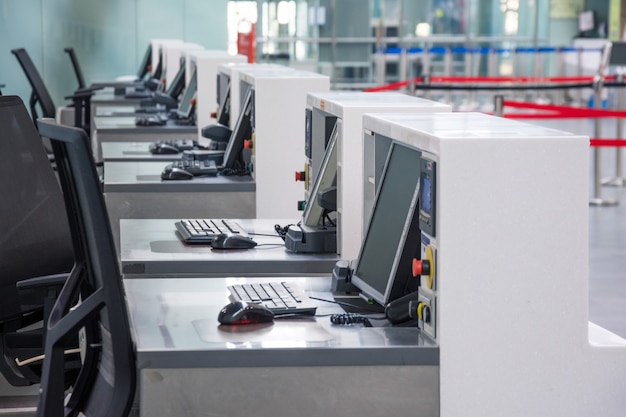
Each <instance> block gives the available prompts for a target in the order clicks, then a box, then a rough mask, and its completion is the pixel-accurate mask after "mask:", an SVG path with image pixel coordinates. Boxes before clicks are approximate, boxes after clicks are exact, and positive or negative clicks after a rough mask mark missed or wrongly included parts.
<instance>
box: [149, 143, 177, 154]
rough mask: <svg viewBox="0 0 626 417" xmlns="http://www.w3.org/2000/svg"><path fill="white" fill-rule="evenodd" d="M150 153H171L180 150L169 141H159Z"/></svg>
mask: <svg viewBox="0 0 626 417" xmlns="http://www.w3.org/2000/svg"><path fill="white" fill-rule="evenodd" d="M152 153H155V154H168V155H171V154H176V153H180V151H179V150H178V148H177V147H176V146H174V145H170V144H169V143H159V144H158V145H157V146H155V149H154V152H152Z"/></svg>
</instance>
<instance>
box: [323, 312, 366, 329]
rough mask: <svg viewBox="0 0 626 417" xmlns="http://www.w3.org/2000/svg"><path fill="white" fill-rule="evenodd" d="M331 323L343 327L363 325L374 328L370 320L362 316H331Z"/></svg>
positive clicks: (347, 314)
mask: <svg viewBox="0 0 626 417" xmlns="http://www.w3.org/2000/svg"><path fill="white" fill-rule="evenodd" d="M330 322H331V323H332V324H339V325H341V326H350V325H352V324H362V325H364V326H365V327H372V323H370V321H369V319H368V318H367V317H365V316H364V315H362V314H354V313H344V314H333V315H332V316H330Z"/></svg>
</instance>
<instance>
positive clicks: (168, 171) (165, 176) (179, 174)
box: [161, 164, 193, 180]
mask: <svg viewBox="0 0 626 417" xmlns="http://www.w3.org/2000/svg"><path fill="white" fill-rule="evenodd" d="M192 178H193V174H192V173H190V172H189V171H185V170H184V169H182V168H177V167H173V166H172V165H171V164H169V165H167V166H166V167H165V168H164V169H163V172H161V179H162V180H190V179H192Z"/></svg>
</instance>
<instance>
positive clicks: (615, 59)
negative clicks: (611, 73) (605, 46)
mask: <svg viewBox="0 0 626 417" xmlns="http://www.w3.org/2000/svg"><path fill="white" fill-rule="evenodd" d="M608 65H609V66H611V67H625V66H626V42H618V41H614V42H611V52H610V54H609V62H608Z"/></svg>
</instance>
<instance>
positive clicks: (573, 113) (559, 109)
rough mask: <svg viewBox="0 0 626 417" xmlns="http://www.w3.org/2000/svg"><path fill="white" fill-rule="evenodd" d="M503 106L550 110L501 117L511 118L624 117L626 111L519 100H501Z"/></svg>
mask: <svg viewBox="0 0 626 417" xmlns="http://www.w3.org/2000/svg"><path fill="white" fill-rule="evenodd" d="M503 105H504V106H505V107H513V108H517V109H530V110H541V111H546V112H551V113H548V114H528V113H520V114H517V113H509V114H506V115H504V116H503V117H506V118H511V119H571V118H577V117H588V118H609V117H626V111H615V110H602V109H588V108H581V107H570V106H558V105H553V104H537V103H527V102H520V101H507V100H505V101H504V102H503Z"/></svg>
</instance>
